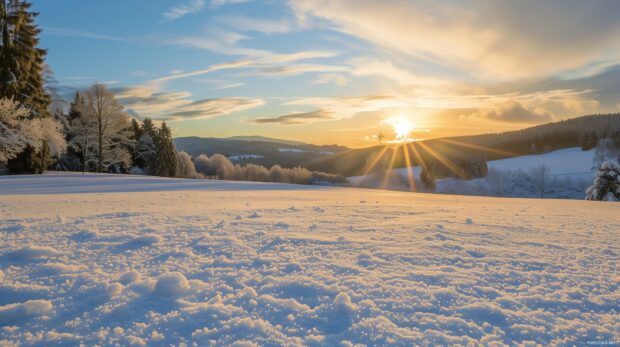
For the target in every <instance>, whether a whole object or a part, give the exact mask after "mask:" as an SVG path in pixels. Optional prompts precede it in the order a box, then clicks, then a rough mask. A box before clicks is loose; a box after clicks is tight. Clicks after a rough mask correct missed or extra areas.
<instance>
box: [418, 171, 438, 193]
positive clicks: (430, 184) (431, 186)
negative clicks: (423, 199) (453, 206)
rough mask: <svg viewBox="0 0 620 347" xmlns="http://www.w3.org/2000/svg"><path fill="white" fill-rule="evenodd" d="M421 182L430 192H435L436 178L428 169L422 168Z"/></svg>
mask: <svg viewBox="0 0 620 347" xmlns="http://www.w3.org/2000/svg"><path fill="white" fill-rule="evenodd" d="M420 180H421V181H422V184H424V186H425V187H426V189H428V190H429V191H432V192H434V191H435V189H436V188H437V184H436V183H435V177H433V174H432V173H431V172H430V171H429V170H427V168H426V167H423V168H422V172H421V173H420Z"/></svg>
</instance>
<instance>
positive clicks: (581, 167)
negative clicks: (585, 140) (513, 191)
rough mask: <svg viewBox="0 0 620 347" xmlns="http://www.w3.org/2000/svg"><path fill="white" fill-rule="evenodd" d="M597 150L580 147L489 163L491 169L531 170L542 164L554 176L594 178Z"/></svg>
mask: <svg viewBox="0 0 620 347" xmlns="http://www.w3.org/2000/svg"><path fill="white" fill-rule="evenodd" d="M594 152H595V150H593V149H592V150H589V151H583V150H581V148H579V147H572V148H565V149H560V150H557V151H553V152H549V153H545V154H537V155H525V156H521V157H515V158H508V159H502V160H494V161H489V163H488V165H489V169H499V170H525V171H527V170H530V169H532V168H535V167H537V166H540V165H542V164H545V165H546V166H548V167H549V169H550V171H551V174H552V175H569V174H570V175H579V174H587V175H591V176H592V177H594V173H595V172H596V170H592V162H593V159H594Z"/></svg>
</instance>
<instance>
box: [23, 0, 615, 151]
mask: <svg viewBox="0 0 620 347" xmlns="http://www.w3.org/2000/svg"><path fill="white" fill-rule="evenodd" d="M33 6H34V10H35V11H38V12H40V15H39V17H38V24H39V25H41V27H42V28H43V33H42V36H41V46H42V47H43V48H47V49H48V57H47V62H48V64H49V65H50V67H51V68H52V70H53V72H54V74H55V77H56V79H57V80H58V83H59V85H60V86H61V87H62V88H61V89H62V90H64V91H66V92H67V94H69V93H70V91H73V90H75V89H81V88H86V87H88V86H89V85H91V84H92V83H94V82H100V83H105V84H107V85H108V87H109V88H110V89H111V90H113V91H114V92H115V93H116V94H117V97H118V99H119V100H120V101H121V102H122V103H123V104H124V105H125V106H126V110H127V112H129V113H130V114H131V115H133V116H135V117H138V118H144V117H151V118H153V119H156V120H166V121H167V123H168V124H169V125H171V126H172V128H173V130H174V134H175V136H203V137H228V136H235V135H262V136H268V137H276V138H283V139H290V140H299V141H305V142H309V143H316V144H340V145H346V146H351V147H365V146H370V145H375V144H377V141H378V140H377V138H376V135H377V134H379V133H383V134H385V135H386V139H392V138H394V137H396V136H397V133H398V131H395V130H394V126H393V124H400V125H402V124H407V126H406V127H405V128H407V131H409V130H411V131H410V134H409V136H410V137H411V138H415V139H425V138H433V137H440V136H455V135H472V134H480V133H488V132H500V131H507V130H515V129H520V128H524V127H528V126H532V125H535V124H541V123H547V122H550V121H559V120H563V119H567V118H572V117H576V116H580V115H584V114H592V113H609V112H620V39H619V38H620V16H618V15H617V14H618V13H620V1H615V0H597V1H579V0H547V1H533V0H520V1H509V0H450V1H408V0H402V1H401V0H384V1H375V0H338V1H329V0H289V1H284V0H282V1H269V0H267V1H251V0H178V1H171V0H149V1H145V0H106V1H84V0H33ZM397 130H398V129H397ZM400 131H401V132H402V131H403V128H402V126H401V128H400Z"/></svg>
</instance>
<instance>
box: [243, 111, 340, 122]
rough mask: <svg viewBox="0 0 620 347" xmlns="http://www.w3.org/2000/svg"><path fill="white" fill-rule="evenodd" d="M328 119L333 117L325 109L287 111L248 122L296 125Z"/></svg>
mask: <svg viewBox="0 0 620 347" xmlns="http://www.w3.org/2000/svg"><path fill="white" fill-rule="evenodd" d="M330 119H333V115H332V113H331V112H329V111H325V110H316V111H311V112H303V113H289V114H285V115H281V116H278V117H273V118H258V119H253V120H251V121H250V122H251V123H256V124H273V123H277V124H280V125H297V124H305V123H313V122H317V121H322V120H330Z"/></svg>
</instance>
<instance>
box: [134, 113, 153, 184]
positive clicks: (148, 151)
mask: <svg viewBox="0 0 620 347" xmlns="http://www.w3.org/2000/svg"><path fill="white" fill-rule="evenodd" d="M134 122H135V124H134ZM131 128H132V131H133V134H134V139H135V141H136V146H135V148H134V153H133V156H134V164H135V165H136V166H137V167H139V168H141V169H143V170H144V171H146V172H147V173H148V172H150V171H151V169H153V165H154V163H155V161H154V160H155V155H156V154H157V147H156V146H155V139H156V138H157V129H156V127H155V125H154V124H153V121H152V120H151V119H150V118H145V119H144V122H143V123H142V125H138V122H137V121H136V120H135V119H134V120H132V125H131Z"/></svg>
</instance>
